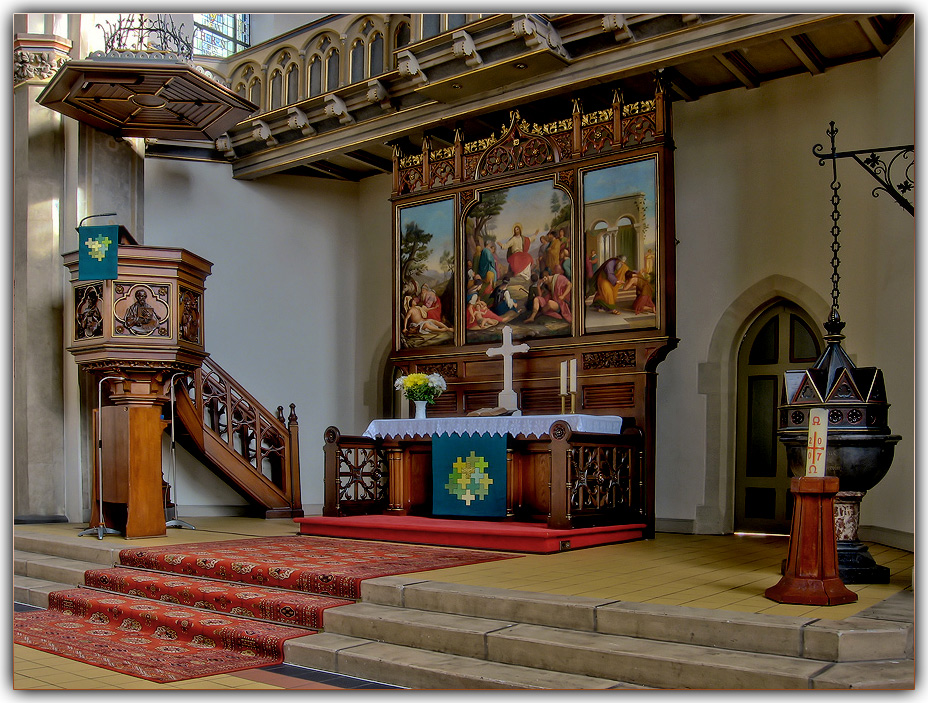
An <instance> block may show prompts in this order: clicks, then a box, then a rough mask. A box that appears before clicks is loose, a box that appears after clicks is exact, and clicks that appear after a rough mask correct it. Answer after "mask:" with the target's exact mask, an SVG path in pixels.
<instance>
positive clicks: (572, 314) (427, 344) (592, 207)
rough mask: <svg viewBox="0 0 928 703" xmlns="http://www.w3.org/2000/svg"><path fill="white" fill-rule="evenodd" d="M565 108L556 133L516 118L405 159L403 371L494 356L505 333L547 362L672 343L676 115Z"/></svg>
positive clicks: (399, 197) (647, 103) (635, 106)
mask: <svg viewBox="0 0 928 703" xmlns="http://www.w3.org/2000/svg"><path fill="white" fill-rule="evenodd" d="M565 106H567V107H570V106H572V114H571V116H570V117H567V118H565V119H562V120H559V121H556V122H552V123H547V124H543V125H538V124H529V123H528V122H527V121H526V120H523V119H522V118H521V117H520V115H519V113H518V111H513V112H512V113H511V115H510V123H509V124H508V125H503V126H502V129H501V133H500V136H498V137H497V136H495V134H494V135H493V136H491V137H489V138H485V139H480V140H475V141H472V142H468V141H466V135H464V134H462V133H461V132H460V131H458V132H457V133H456V140H455V144H454V145H453V146H451V147H445V148H442V149H432V148H431V145H430V142H429V140H428V139H426V140H425V141H424V144H423V151H422V153H421V154H413V155H403V154H400V153H399V152H398V151H397V152H396V153H395V155H394V193H393V201H394V212H395V217H394V252H395V262H394V263H395V266H394V270H395V276H394V320H395V322H394V345H393V357H394V358H395V359H396V360H397V361H399V360H400V359H405V358H407V357H408V358H410V359H414V358H415V357H416V356H418V355H419V353H421V352H424V351H428V353H429V356H430V357H433V358H434V357H435V356H436V355H437V356H446V355H448V354H454V353H458V352H466V351H469V350H473V351H474V352H480V353H483V352H484V351H485V349H486V348H488V347H489V346H492V345H493V344H495V343H498V342H499V340H500V339H501V336H502V335H501V330H502V328H503V327H504V326H505V325H507V324H508V325H509V326H511V327H512V329H513V338H514V339H518V340H523V341H528V342H530V343H531V344H532V346H533V348H534V347H536V346H537V348H539V349H542V348H544V347H546V346H552V347H553V346H563V345H565V344H568V345H576V344H582V345H591V344H592V345H601V344H603V343H606V342H612V341H618V340H624V339H640V338H664V337H667V338H671V337H672V335H673V332H674V319H673V308H674V297H673V296H674V286H673V273H674V257H673V251H672V246H671V245H669V244H668V243H671V244H672V243H673V242H674V237H673V212H672V202H673V198H672V192H673V183H672V181H673V179H672V146H671V142H670V139H669V136H670V135H669V129H668V127H669V105H667V104H666V102H665V100H664V96H663V93H662V91H661V90H660V87H659V86H657V87H656V93H655V97H654V99H648V100H642V101H637V102H634V103H625V102H623V100H622V98H621V96H620V95H618V94H615V95H614V97H613V106H612V108H611V109H606V110H599V111H596V112H593V113H584V112H583V111H582V107H581V106H580V104H579V103H578V102H576V101H574V102H573V103H571V101H569V100H565ZM439 211H440V212H441V214H440V216H439V215H438V213H439ZM452 214H453V220H452V219H451V218H452ZM420 221H421V222H422V223H427V224H426V226H425V227H424V228H423V227H421V226H420ZM432 230H434V231H432ZM421 239H429V240H430V241H429V242H428V243H427V244H428V246H427V247H425V248H426V249H428V251H426V252H425V253H424V254H423V250H422V249H420V253H419V255H420V256H421V257H424V258H422V260H421V261H420V262H419V263H418V266H419V270H418V271H416V272H413V273H410V270H409V265H410V261H409V257H410V249H411V248H412V247H413V246H414V244H415V242H416V241H417V240H421ZM439 249H440V250H441V251H440V252H439ZM436 287H440V288H441V292H440V293H438V292H437V291H436V290H435V289H436ZM452 293H453V295H452ZM436 297H438V298H440V299H441V301H440V303H439V304H438V305H437V306H436V305H435V298H436ZM423 299H426V300H427V304H426V305H423V304H422V300H423ZM428 301H430V302H428ZM536 301H538V302H537V303H536ZM436 307H437V308H439V309H440V311H441V312H440V314H437V313H435V312H434V311H435V309H436ZM427 311H431V312H428V314H429V315H431V318H432V319H431V320H430V319H429V318H428V317H427ZM417 350H418V353H417ZM601 355H602V352H597V357H596V358H597V359H600V358H601ZM429 363H430V364H431V365H432V366H434V362H433V361H431V362H429ZM596 363H600V362H596ZM444 368H445V369H446V370H447V369H448V368H457V367H455V366H454V365H452V366H451V367H449V366H448V364H447V363H446V364H445V366H444ZM591 368H593V366H591Z"/></svg>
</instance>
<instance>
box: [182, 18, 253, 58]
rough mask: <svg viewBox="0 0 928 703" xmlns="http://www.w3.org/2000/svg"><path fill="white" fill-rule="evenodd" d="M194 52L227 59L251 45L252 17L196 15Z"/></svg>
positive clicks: (194, 22) (194, 20) (194, 19)
mask: <svg viewBox="0 0 928 703" xmlns="http://www.w3.org/2000/svg"><path fill="white" fill-rule="evenodd" d="M193 25H194V28H195V32H194V35H193V52H194V53H195V54H201V55H206V56H218V57H226V56H229V55H230V54H234V53H235V52H236V51H241V50H242V49H247V48H248V47H249V46H250V44H251V16H250V15H247V14H234V13H232V14H230V13H227V12H203V13H194V15H193Z"/></svg>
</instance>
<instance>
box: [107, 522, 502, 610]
mask: <svg viewBox="0 0 928 703" xmlns="http://www.w3.org/2000/svg"><path fill="white" fill-rule="evenodd" d="M195 550H196V551H195V552H190V553H183V552H182V551H179V548H178V547H176V546H173V547H150V548H148V549H124V550H122V551H121V552H120V553H119V563H120V564H122V565H123V566H136V567H140V568H143V569H156V570H159V571H170V572H174V573H178V574H189V575H194V576H206V577H209V578H214V579H221V580H224V581H240V582H242V583H250V584H255V585H259V586H273V587H275V588H290V589H293V590H295V591H304V592H307V593H317V594H320V595H329V596H335V597H336V598H353V599H357V598H360V597H361V591H360V585H361V581H363V580H364V579H369V578H376V577H378V576H395V575H396V574H408V573H412V572H414V571H428V570H431V569H442V568H445V567H448V566H463V565H464V564H479V563H481V562H485V561H496V560H498V559H511V558H513V557H515V556H516V555H513V554H501V553H495V552H481V551H475V550H473V549H447V548H442V547H422V546H418V545H410V544H392V543H391V544H388V543H385V542H362V541H355V540H347V539H334V538H329V537H283V538H279V537H261V538H258V539H242V540H233V541H229V542H215V543H208V544H197V545H195Z"/></svg>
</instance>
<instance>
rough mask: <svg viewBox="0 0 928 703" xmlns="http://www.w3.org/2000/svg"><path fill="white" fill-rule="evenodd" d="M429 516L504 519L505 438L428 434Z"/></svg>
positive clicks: (480, 435) (486, 435)
mask: <svg viewBox="0 0 928 703" xmlns="http://www.w3.org/2000/svg"><path fill="white" fill-rule="evenodd" d="M432 515H436V516H439V515H448V516H455V517H506V435H491V434H489V433H484V434H465V435H457V434H443V435H437V434H436V435H432Z"/></svg>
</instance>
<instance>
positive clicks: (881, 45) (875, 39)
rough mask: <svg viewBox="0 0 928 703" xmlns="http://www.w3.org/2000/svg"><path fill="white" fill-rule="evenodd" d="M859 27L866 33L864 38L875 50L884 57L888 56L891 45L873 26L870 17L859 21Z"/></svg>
mask: <svg viewBox="0 0 928 703" xmlns="http://www.w3.org/2000/svg"><path fill="white" fill-rule="evenodd" d="M857 26H858V27H860V29H861V31H862V32H863V33H864V36H866V37H867V39H868V40H869V41H870V43H871V44H872V45H873V48H874V49H876V51H877V53H878V54H879V55H880V56H881V57H882V56H885V55H886V52H887V51H889V48H890V47H889V45H887V44H886V43H885V42H884V41H883V38H882V37H881V36H880V33H879V32H878V31H877V29H876V27H874V26H873V22H872V21H871V20H870V18H869V17H865V18H863V19H859V20H857Z"/></svg>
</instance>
